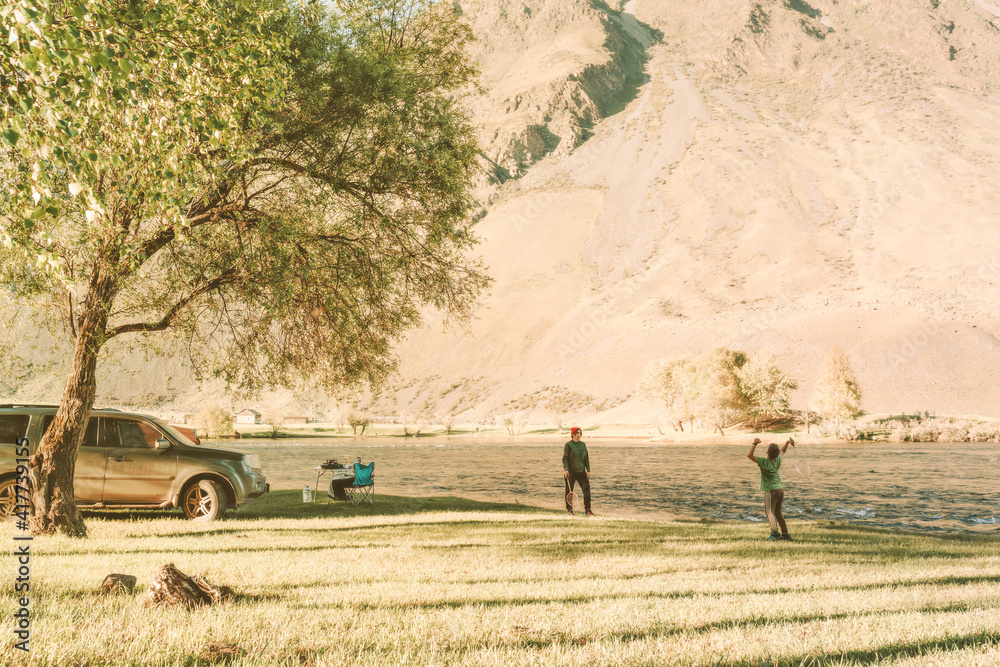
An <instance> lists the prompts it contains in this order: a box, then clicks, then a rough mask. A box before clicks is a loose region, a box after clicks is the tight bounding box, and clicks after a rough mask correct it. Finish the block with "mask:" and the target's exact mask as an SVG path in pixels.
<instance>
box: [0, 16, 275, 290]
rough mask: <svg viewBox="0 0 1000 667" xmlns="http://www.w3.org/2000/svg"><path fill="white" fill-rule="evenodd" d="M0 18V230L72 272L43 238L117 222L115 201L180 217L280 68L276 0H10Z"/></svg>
mask: <svg viewBox="0 0 1000 667" xmlns="http://www.w3.org/2000/svg"><path fill="white" fill-rule="evenodd" d="M0 16H2V17H3V19H4V21H3V23H4V29H3V31H2V32H3V34H0V79H2V84H3V91H2V98H0V99H2V102H3V111H2V117H0V132H2V137H3V143H4V158H5V162H6V163H8V167H7V168H8V170H9V172H8V174H7V175H6V178H5V181H6V184H7V185H8V187H9V191H8V193H7V194H8V197H7V198H6V201H5V202H4V203H3V217H4V219H5V220H4V225H3V227H2V229H0V239H2V240H3V242H4V244H5V245H6V247H7V249H8V250H12V249H15V248H23V249H25V250H27V251H28V253H29V254H30V253H39V254H40V257H39V260H38V267H37V268H38V269H40V270H42V271H43V272H44V273H48V274H51V275H52V276H53V277H56V278H58V279H62V280H64V281H66V282H68V283H69V284H73V279H74V275H73V267H72V266H71V265H70V264H68V263H67V261H66V260H68V258H67V257H65V256H64V254H63V253H61V252H59V250H58V249H57V248H52V247H51V246H52V244H54V243H59V242H60V241H66V240H69V239H72V240H76V241H79V242H90V243H92V242H95V241H97V240H99V239H103V238H106V237H107V236H109V235H112V234H115V232H116V229H117V228H116V227H115V224H114V223H116V222H120V219H121V216H120V215H116V214H117V213H119V212H124V211H128V215H130V216H141V217H155V218H157V221H158V224H159V225H161V226H172V225H177V226H183V225H184V224H185V219H184V218H185V213H186V208H187V206H188V204H189V202H190V200H191V199H192V198H194V197H196V196H197V195H198V193H199V192H200V191H201V190H202V188H203V187H204V186H205V184H206V183H207V182H210V181H211V180H212V179H213V178H215V177H218V176H219V175H220V174H221V173H222V172H223V171H224V169H225V162H226V161H227V160H229V161H232V160H240V159H242V158H245V155H246V152H245V149H246V143H245V136H246V128H247V127H248V126H251V125H253V124H255V123H259V122H260V121H261V120H262V119H263V117H264V116H265V115H267V114H268V113H273V112H274V111H275V110H276V109H277V108H278V105H279V104H280V101H281V97H282V93H283V92H284V84H285V82H286V81H287V79H288V75H287V73H288V66H289V63H288V59H287V58H281V57H278V56H279V55H280V54H282V53H286V52H287V51H288V48H289V45H288V39H289V32H288V31H287V30H284V29H281V27H282V25H283V24H284V23H285V22H286V21H287V20H288V12H287V10H286V9H285V8H283V7H282V6H281V5H280V4H279V3H277V2H271V1H267V0H265V1H264V2H254V3H250V2H244V1H241V0H199V1H197V2H149V1H146V2H141V1H140V2H135V1H125V0H108V1H104V2H87V1H82V2H79V3H67V2H57V1H55V0H6V2H5V3H4V5H3V7H2V8H0ZM249 64H252V68H253V69H252V70H251V69H250V68H248V65H249ZM251 73H252V74H251ZM220 156H224V157H225V159H222V160H220V159H218V158H219V157H220ZM66 227H75V228H76V229H74V230H67V229H66ZM120 259H129V258H128V257H127V256H125V257H121V258H120Z"/></svg>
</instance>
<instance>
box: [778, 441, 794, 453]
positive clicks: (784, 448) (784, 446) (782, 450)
mask: <svg viewBox="0 0 1000 667" xmlns="http://www.w3.org/2000/svg"><path fill="white" fill-rule="evenodd" d="M788 445H791V446H792V447H794V446H795V441H794V440H792V439H791V438H789V439H788V442H786V443H785V444H784V445H783V446H782V448H781V453H782V454H784V453H785V452H787V451H788Z"/></svg>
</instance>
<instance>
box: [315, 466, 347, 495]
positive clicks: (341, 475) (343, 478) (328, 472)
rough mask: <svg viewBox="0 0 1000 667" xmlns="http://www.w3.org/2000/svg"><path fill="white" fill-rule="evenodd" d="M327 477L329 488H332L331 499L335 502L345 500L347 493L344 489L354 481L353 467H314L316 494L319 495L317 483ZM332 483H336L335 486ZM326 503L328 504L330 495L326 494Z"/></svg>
mask: <svg viewBox="0 0 1000 667" xmlns="http://www.w3.org/2000/svg"><path fill="white" fill-rule="evenodd" d="M327 476H329V478H330V487H331V488H333V497H334V498H336V499H337V500H347V492H346V491H344V487H347V486H350V485H351V482H353V481H354V466H351V467H350V468H324V467H323V466H321V465H318V466H316V493H319V481H320V480H321V479H323V478H324V477H327ZM334 482H337V484H336V485H335V484H334ZM326 502H330V494H329V493H327V496H326Z"/></svg>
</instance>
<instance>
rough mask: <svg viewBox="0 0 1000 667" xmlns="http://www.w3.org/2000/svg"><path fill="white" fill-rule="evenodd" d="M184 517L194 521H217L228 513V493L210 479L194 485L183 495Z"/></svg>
mask: <svg viewBox="0 0 1000 667" xmlns="http://www.w3.org/2000/svg"><path fill="white" fill-rule="evenodd" d="M181 508H182V509H183V510H184V516H186V517H187V518H189V519H191V520H192V521H215V520H216V519H221V518H222V516H223V515H224V514H225V513H226V510H227V509H228V507H227V506H226V492H225V491H223V489H222V485H221V484H219V483H218V482H215V481H212V480H210V479H203V480H201V481H200V482H197V483H195V484H192V485H191V486H189V487H187V488H186V489H185V490H184V493H183V494H182V495H181Z"/></svg>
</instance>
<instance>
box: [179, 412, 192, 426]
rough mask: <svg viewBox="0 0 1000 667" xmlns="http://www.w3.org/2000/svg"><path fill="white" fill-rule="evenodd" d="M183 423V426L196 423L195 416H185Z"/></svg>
mask: <svg viewBox="0 0 1000 667" xmlns="http://www.w3.org/2000/svg"><path fill="white" fill-rule="evenodd" d="M181 423H183V424H193V423H194V415H193V414H191V415H184V417H183V418H182V421H181Z"/></svg>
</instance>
